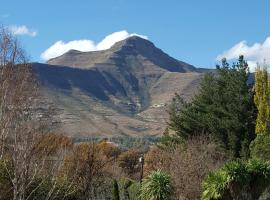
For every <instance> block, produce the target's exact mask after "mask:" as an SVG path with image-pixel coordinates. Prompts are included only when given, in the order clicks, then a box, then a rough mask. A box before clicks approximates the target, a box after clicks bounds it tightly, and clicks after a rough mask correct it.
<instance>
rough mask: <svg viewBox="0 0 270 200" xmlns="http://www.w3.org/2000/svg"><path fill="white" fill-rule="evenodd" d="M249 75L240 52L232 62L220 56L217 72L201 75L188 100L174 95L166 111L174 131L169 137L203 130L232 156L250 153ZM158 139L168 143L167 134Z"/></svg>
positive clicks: (252, 121)
mask: <svg viewBox="0 0 270 200" xmlns="http://www.w3.org/2000/svg"><path fill="white" fill-rule="evenodd" d="M248 76H249V72H248V66H247V63H246V61H245V60H244V57H243V56H240V57H239V59H238V61H237V63H235V64H233V65H232V66H230V65H229V64H228V63H227V61H226V59H223V60H222V65H221V66H217V69H216V72H214V73H207V74H206V75H205V76H204V78H203V80H202V82H201V86H200V89H199V91H198V93H197V95H195V96H194V98H193V99H192V100H191V102H185V101H183V99H182V98H181V97H180V96H179V95H176V96H175V98H174V99H173V102H172V104H171V108H170V112H169V114H170V120H169V124H168V125H169V128H170V129H171V130H173V131H174V132H175V134H174V135H173V136H171V135H170V137H171V140H172V141H176V140H179V141H181V139H187V138H188V137H194V136H197V135H201V134H204V135H208V136H209V137H210V138H212V139H214V140H215V141H217V142H219V143H220V144H222V145H223V147H224V148H225V149H226V150H228V152H229V153H230V155H231V156H232V157H240V156H242V157H249V144H250V142H251V141H252V140H253V139H254V137H255V133H254V132H255V120H256V116H255V113H256V112H255V110H256V109H255V106H254V103H253V92H252V89H251V86H250V85H248V82H247V81H248ZM161 141H166V142H167V143H168V141H170V140H169V139H168V135H167V136H165V139H163V140H161Z"/></svg>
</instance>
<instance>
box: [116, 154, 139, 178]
mask: <svg viewBox="0 0 270 200" xmlns="http://www.w3.org/2000/svg"><path fill="white" fill-rule="evenodd" d="M141 154H142V153H141V152H140V151H138V150H135V149H130V150H128V151H125V152H123V153H122V154H120V156H119V157H118V162H119V166H120V167H121V168H122V169H123V170H124V172H125V173H127V174H128V175H134V174H136V173H137V172H139V170H140V167H139V158H140V157H141Z"/></svg>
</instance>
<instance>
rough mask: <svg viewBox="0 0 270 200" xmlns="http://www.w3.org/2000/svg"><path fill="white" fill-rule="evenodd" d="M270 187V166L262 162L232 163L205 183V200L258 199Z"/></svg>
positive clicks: (211, 174)
mask: <svg viewBox="0 0 270 200" xmlns="http://www.w3.org/2000/svg"><path fill="white" fill-rule="evenodd" d="M269 185H270V164H269V163H268V162H267V163H266V162H263V161H260V160H249V161H241V160H237V161H230V162H228V163H226V164H225V165H224V166H223V167H222V168H221V169H219V170H217V171H215V172H210V173H209V175H208V176H207V177H206V179H205V180H204V182H203V193H202V199H203V200H214V199H220V200H223V199H224V200H225V199H226V200H227V199H239V200H245V199H258V198H259V197H260V195H261V194H262V193H263V192H264V191H265V189H266V188H267V187H268V186H269Z"/></svg>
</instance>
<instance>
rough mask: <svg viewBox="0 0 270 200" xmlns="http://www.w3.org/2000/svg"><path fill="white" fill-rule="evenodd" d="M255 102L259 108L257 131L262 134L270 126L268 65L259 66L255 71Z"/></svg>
mask: <svg viewBox="0 0 270 200" xmlns="http://www.w3.org/2000/svg"><path fill="white" fill-rule="evenodd" d="M254 89H255V96H254V102H255V105H256V107H257V109H258V116H257V120H256V133H257V134H262V133H265V132H267V131H269V128H270V78H269V75H268V72H267V66H266V65H265V66H264V67H263V68H261V67H260V66H258V67H257V69H256V73H255V86H254Z"/></svg>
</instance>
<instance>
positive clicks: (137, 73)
mask: <svg viewBox="0 0 270 200" xmlns="http://www.w3.org/2000/svg"><path fill="white" fill-rule="evenodd" d="M33 67H34V70H35V72H36V73H37V75H38V77H39V80H40V81H41V83H42V85H43V90H44V92H45V94H46V95H47V96H48V97H49V98H50V99H51V100H52V101H53V102H54V103H55V104H56V106H57V107H58V108H59V109H60V110H61V112H60V119H61V121H62V131H64V132H66V133H67V134H69V135H71V136H88V135H95V136H99V135H106V136H121V135H132V136H142V135H159V134H162V132H163V130H164V128H165V126H166V119H167V117H168V116H167V112H166V110H167V106H168V104H169V102H170V101H171V99H172V97H173V95H174V93H176V92H177V93H180V94H183V95H184V96H185V97H186V98H190V97H191V96H192V95H193V94H194V92H195V91H196V90H197V88H198V85H199V82H200V79H201V78H202V76H203V73H202V72H201V70H197V69H196V68H195V67H193V66H192V65H189V64H187V63H184V62H181V61H178V60H176V59H174V58H172V57H170V56H169V55H167V54H166V53H164V52H163V51H162V50H160V49H158V48H156V47H155V46H154V44H153V43H152V42H150V41H148V40H145V39H142V38H139V37H136V36H134V37H130V38H128V39H126V40H123V41H120V42H118V43H116V44H115V45H114V46H112V47H111V48H110V49H108V50H104V51H97V52H79V51H75V50H71V51H69V52H67V53H65V54H64V55H62V56H60V57H57V58H54V59H51V60H49V61H48V64H39V63H36V64H34V65H33Z"/></svg>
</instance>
